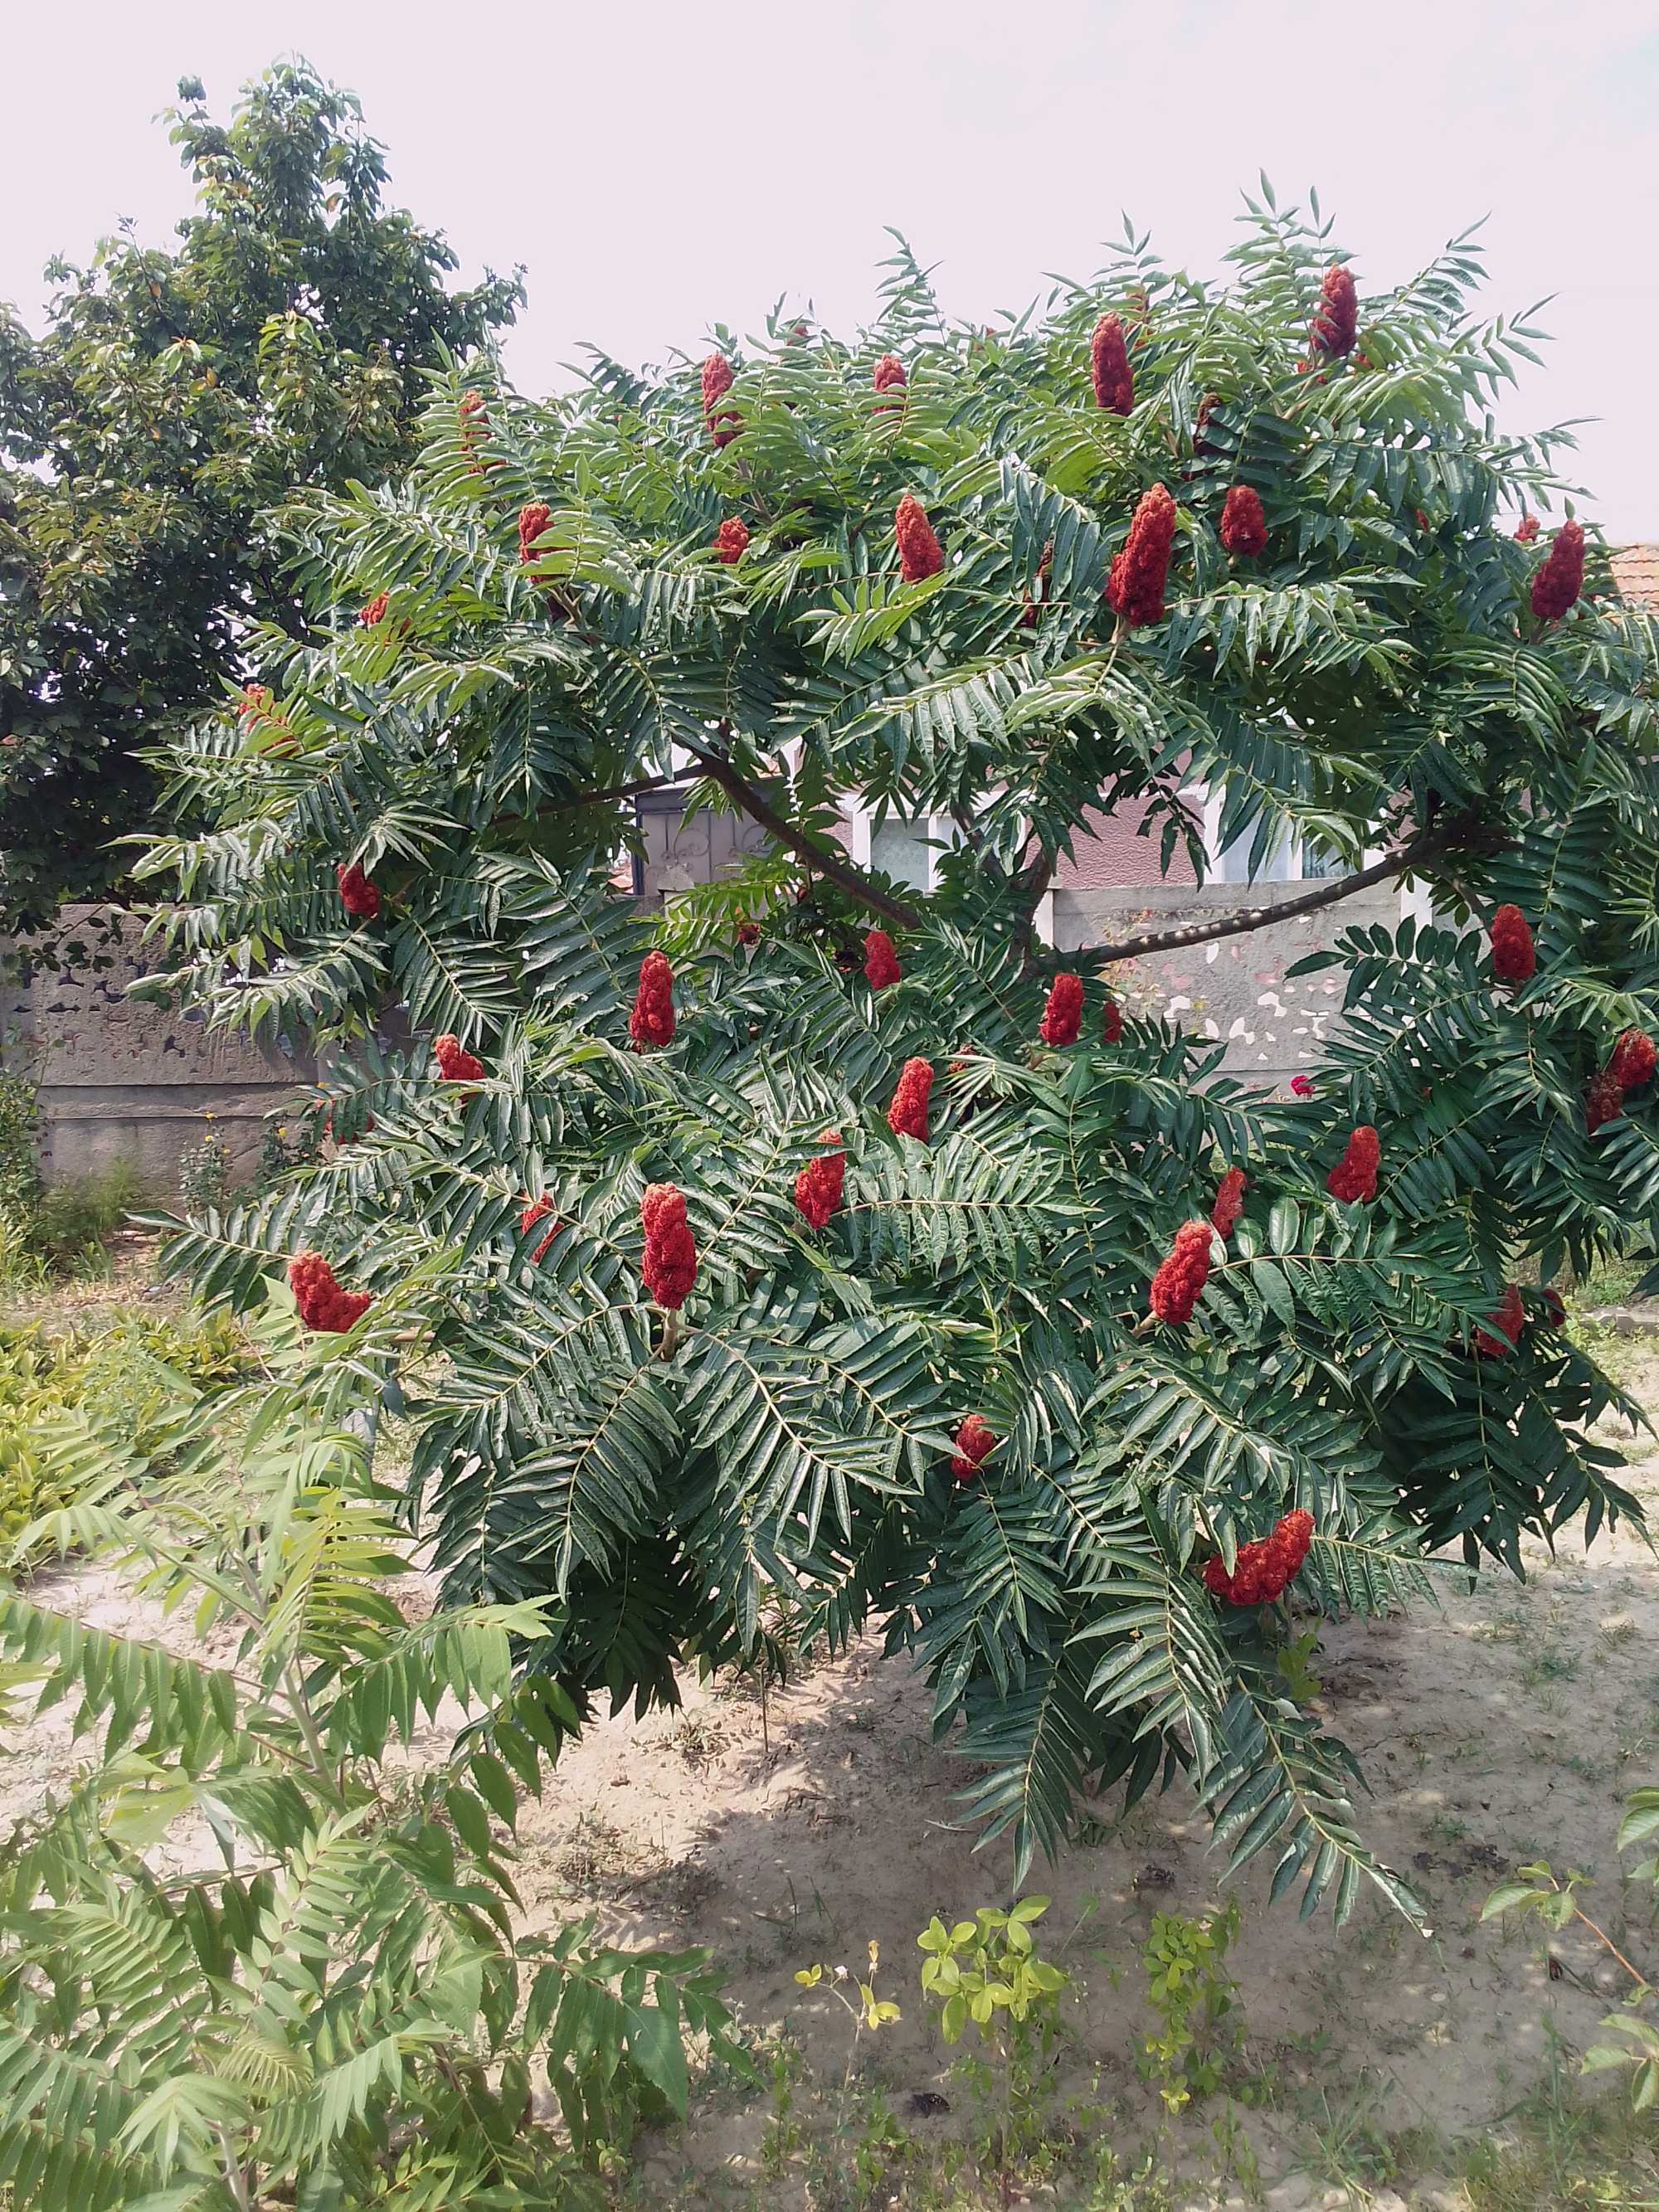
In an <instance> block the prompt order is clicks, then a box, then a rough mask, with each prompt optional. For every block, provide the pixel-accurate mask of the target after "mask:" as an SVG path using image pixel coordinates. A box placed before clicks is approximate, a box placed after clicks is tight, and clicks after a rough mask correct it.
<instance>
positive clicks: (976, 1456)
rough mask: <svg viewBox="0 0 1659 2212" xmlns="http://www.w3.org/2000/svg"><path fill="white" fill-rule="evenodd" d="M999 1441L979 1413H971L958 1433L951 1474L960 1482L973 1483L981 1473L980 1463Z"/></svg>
mask: <svg viewBox="0 0 1659 2212" xmlns="http://www.w3.org/2000/svg"><path fill="white" fill-rule="evenodd" d="M956 1443H957V1449H956V1453H955V1455H954V1456H953V1458H952V1459H951V1474H953V1475H955V1477H956V1479H957V1481H958V1482H971V1481H972V1480H973V1479H974V1477H975V1474H977V1473H978V1472H979V1463H980V1462H981V1460H982V1459H984V1458H985V1457H986V1456H987V1454H989V1453H991V1452H993V1451H994V1450H995V1449H996V1443H997V1440H996V1438H995V1437H994V1436H993V1435H992V1433H991V1431H990V1430H989V1429H987V1427H986V1425H985V1424H984V1422H983V1421H982V1420H981V1419H980V1417H979V1415H978V1414H977V1413H969V1416H968V1418H967V1419H966V1420H965V1421H964V1422H963V1425H962V1426H961V1427H960V1428H959V1429H958V1430H957V1437H956Z"/></svg>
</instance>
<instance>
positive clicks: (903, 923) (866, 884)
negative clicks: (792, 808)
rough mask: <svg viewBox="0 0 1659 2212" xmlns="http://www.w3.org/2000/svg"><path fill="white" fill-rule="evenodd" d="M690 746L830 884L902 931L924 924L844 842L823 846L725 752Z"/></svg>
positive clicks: (737, 801)
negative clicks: (848, 852) (856, 859)
mask: <svg viewBox="0 0 1659 2212" xmlns="http://www.w3.org/2000/svg"><path fill="white" fill-rule="evenodd" d="M689 750H690V752H691V754H692V756H693V757H694V758H695V759H696V763H697V765H698V767H699V768H700V769H702V772H703V774H704V775H706V776H707V777H708V780H709V781H710V782H711V783H717V784H719V786H720V789H721V790H722V791H723V792H724V793H726V797H727V798H728V799H730V800H731V801H732V805H734V806H740V807H741V808H742V809H743V811H744V813H745V814H747V815H749V816H750V817H752V818H753V819H754V820H755V821H757V822H758V823H760V825H761V828H762V829H764V830H765V831H766V832H767V833H768V835H769V836H772V837H775V838H776V840H777V842H778V843H779V844H780V845H781V846H783V847H784V848H785V849H786V851H788V852H791V853H793V854H794V855H795V858H796V859H797V860H804V861H805V863H806V865H807V866H808V867H809V868H814V869H816V870H817V872H818V874H819V875H821V876H822V877H823V879H824V881H825V882H826V883H829V884H835V886H836V889H837V890H843V891H845V892H846V894H847V896H848V898H850V899H854V900H856V902H858V904H859V905H860V906H862V907H866V908H868V909H869V911H870V912H871V913H872V914H878V915H880V916H881V917H882V919H883V921H891V922H896V923H897V925H898V927H900V928H901V929H915V928H918V927H920V926H921V915H920V914H919V913H918V912H917V911H916V909H915V907H911V906H906V905H905V904H904V902H903V901H902V900H901V899H896V898H890V897H889V896H888V895H887V893H886V892H885V891H884V890H882V889H881V888H880V886H879V885H878V884H872V882H871V880H870V878H868V876H866V874H865V873H864V872H863V870H862V869H861V868H857V867H854V865H853V863H852V861H850V860H848V857H847V855H846V854H845V853H843V852H842V850H841V848H840V847H839V846H838V845H822V844H820V843H819V842H818V841H817V838H816V837H809V836H807V835H806V833H805V830H804V829H797V828H796V827H795V825H794V823H793V822H787V821H786V820H785V819H784V817H783V816H782V815H781V814H780V813H779V812H778V811H777V809H776V808H775V806H773V805H769V802H768V801H767V799H765V798H764V797H763V794H762V793H760V792H758V791H757V789H756V788H755V787H754V785H753V784H752V783H750V781H748V780H747V778H746V777H744V776H742V775H738V771H737V769H735V768H733V767H732V763H731V762H730V761H729V760H727V759H726V756H725V754H724V753H706V752H704V751H703V750H702V748H701V746H698V745H692V746H691V747H690V748H689Z"/></svg>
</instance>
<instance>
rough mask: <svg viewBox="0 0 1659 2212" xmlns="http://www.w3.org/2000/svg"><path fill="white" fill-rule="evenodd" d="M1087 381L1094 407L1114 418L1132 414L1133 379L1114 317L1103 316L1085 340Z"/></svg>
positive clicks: (1116, 320) (1125, 346)
mask: <svg viewBox="0 0 1659 2212" xmlns="http://www.w3.org/2000/svg"><path fill="white" fill-rule="evenodd" d="M1089 380H1090V382H1091V384H1092V385H1093V386H1094V387H1095V404H1096V405H1097V407H1104V408H1107V409H1109V410H1110V411H1111V413H1112V414H1114V415H1127V414H1130V413H1132V412H1133V408H1134V404H1135V380H1134V377H1133V374H1132V373H1131V371H1130V368H1129V349H1128V347H1127V345H1126V344H1125V343H1124V339H1123V325H1122V324H1121V322H1120V321H1119V320H1118V319H1117V317H1116V316H1115V315H1103V316H1102V317H1101V319H1100V320H1099V321H1098V322H1097V324H1096V325H1095V327H1094V333H1093V335H1092V337H1091V338H1090V340H1089Z"/></svg>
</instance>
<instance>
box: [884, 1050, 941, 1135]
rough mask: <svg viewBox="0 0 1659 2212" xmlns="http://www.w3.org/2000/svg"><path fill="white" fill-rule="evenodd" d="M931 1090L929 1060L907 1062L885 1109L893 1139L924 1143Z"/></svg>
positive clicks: (931, 1064) (931, 1067)
mask: <svg viewBox="0 0 1659 2212" xmlns="http://www.w3.org/2000/svg"><path fill="white" fill-rule="evenodd" d="M932 1089H933V1061H932V1060H906V1061H905V1063H904V1066H903V1068H902V1072H901V1073H900V1075H899V1079H898V1085H897V1087H896V1090H895V1091H894V1092H893V1103H892V1104H891V1105H890V1107H889V1108H888V1109H887V1126H888V1127H889V1128H890V1130H891V1131H892V1133H893V1134H894V1135H895V1136H896V1137H915V1138H917V1139H920V1141H921V1143H922V1144H924V1145H925V1144H926V1143H927V1094H928V1092H929V1091H932Z"/></svg>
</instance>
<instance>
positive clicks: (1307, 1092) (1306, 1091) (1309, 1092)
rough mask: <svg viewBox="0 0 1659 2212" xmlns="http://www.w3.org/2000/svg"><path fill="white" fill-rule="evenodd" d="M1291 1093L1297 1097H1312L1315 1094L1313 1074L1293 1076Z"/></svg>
mask: <svg viewBox="0 0 1659 2212" xmlns="http://www.w3.org/2000/svg"><path fill="white" fill-rule="evenodd" d="M1313 1095H1314V1086H1313V1078H1312V1076H1311V1075H1293V1076H1292V1077H1291V1097H1295V1098H1311V1097H1313Z"/></svg>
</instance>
